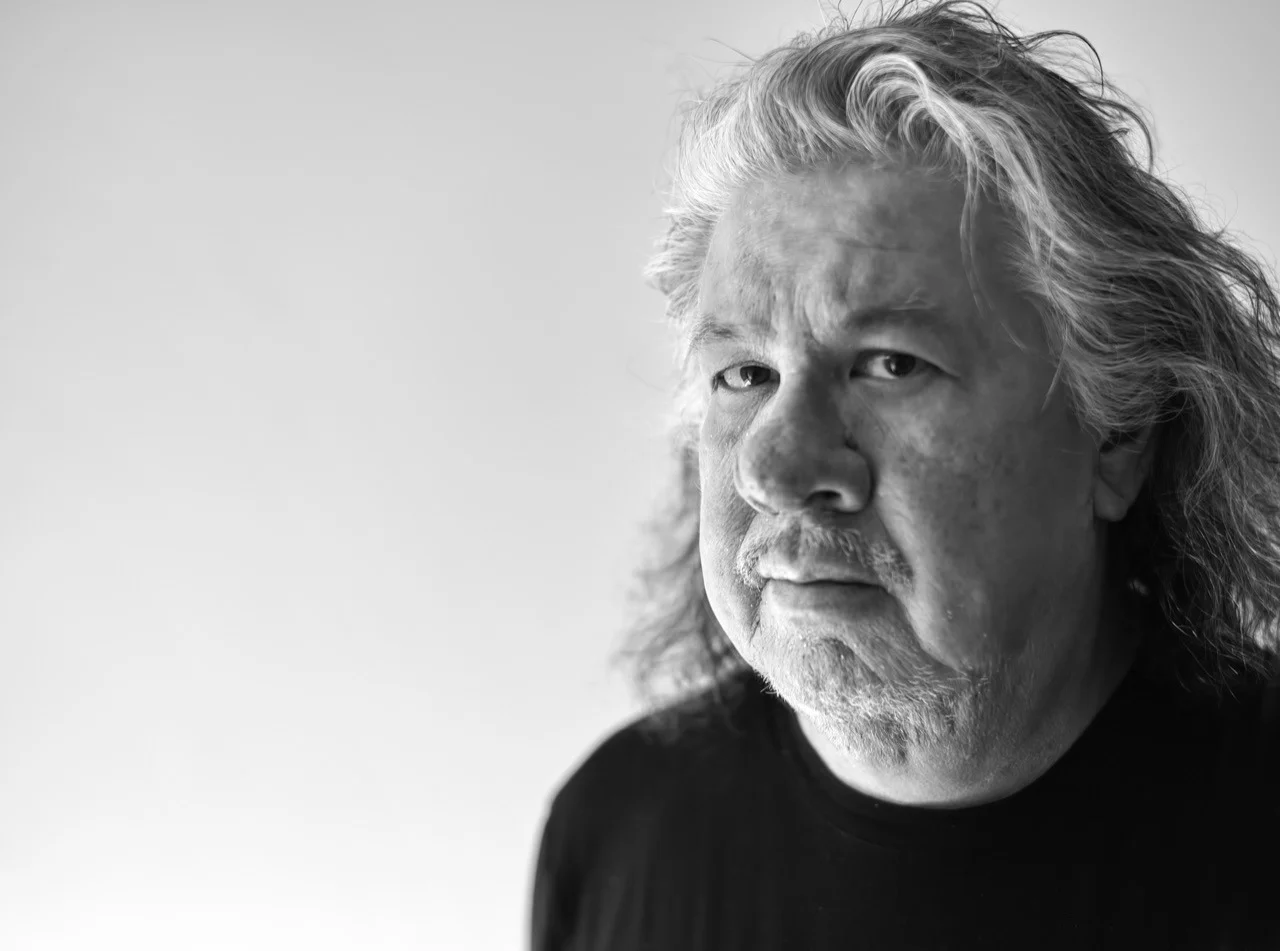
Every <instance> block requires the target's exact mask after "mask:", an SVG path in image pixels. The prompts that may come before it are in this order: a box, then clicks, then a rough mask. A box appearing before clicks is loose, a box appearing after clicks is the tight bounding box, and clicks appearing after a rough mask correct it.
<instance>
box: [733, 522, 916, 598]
mask: <svg viewBox="0 0 1280 951" xmlns="http://www.w3.org/2000/svg"><path fill="white" fill-rule="evenodd" d="M767 554H774V555H777V556H778V558H779V559H780V560H784V561H790V562H795V561H801V560H803V559H814V558H820V559H824V560H836V559H837V558H840V559H843V560H845V561H847V562H849V563H850V564H853V565H857V566H858V567H860V568H862V569H864V570H865V571H866V572H867V573H868V574H871V575H874V576H875V578H876V579H877V580H878V581H879V583H880V584H881V585H882V586H883V587H885V588H888V589H890V590H893V589H895V588H898V589H900V588H903V587H905V586H907V584H908V583H909V581H910V576H911V573H910V569H909V568H908V567H907V565H906V563H905V561H903V559H902V558H901V556H899V555H898V554H897V553H896V552H894V551H893V550H892V549H890V548H888V547H887V546H886V545H884V544H883V543H881V544H873V543H871V542H869V541H868V540H867V539H866V538H865V537H864V536H863V535H862V533H861V532H858V531H856V530H854V529H838V528H831V527H829V526H825V525H803V524H801V523H799V522H793V523H791V524H789V525H786V526H784V527H783V528H781V529H780V530H778V531H775V532H770V533H769V534H767V535H761V536H759V537H756V538H751V537H750V536H748V537H747V539H745V540H744V541H743V543H742V547H741V548H740V549H739V550H738V555H737V557H736V558H735V559H734V564H733V570H734V574H735V575H737V577H738V580H739V581H741V582H742V583H743V584H744V585H746V586H747V587H748V588H751V589H752V590H753V591H759V590H761V589H762V588H763V587H764V584H765V579H764V578H762V577H761V576H760V573H759V571H758V570H757V567H758V565H759V564H760V559H762V558H763V557H764V556H765V555H767Z"/></svg>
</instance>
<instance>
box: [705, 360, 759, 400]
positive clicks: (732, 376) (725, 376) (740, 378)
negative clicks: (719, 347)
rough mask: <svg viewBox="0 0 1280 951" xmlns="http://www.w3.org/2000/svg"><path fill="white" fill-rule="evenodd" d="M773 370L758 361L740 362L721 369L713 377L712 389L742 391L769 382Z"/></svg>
mask: <svg viewBox="0 0 1280 951" xmlns="http://www.w3.org/2000/svg"><path fill="white" fill-rule="evenodd" d="M772 373H773V371H772V370H770V369H769V368H768V367H766V366H761V365H760V364H758V363H740V364H738V365H737V366H735V367H729V369H727V370H721V371H720V372H719V373H717V374H716V375H715V376H713V377H712V378H711V389H713V390H719V389H722V388H723V389H726V390H732V391H733V392H735V393H740V392H742V391H743V390H749V389H752V388H754V387H756V386H759V385H760V384H762V383H768V382H769V377H770V376H771V375H772Z"/></svg>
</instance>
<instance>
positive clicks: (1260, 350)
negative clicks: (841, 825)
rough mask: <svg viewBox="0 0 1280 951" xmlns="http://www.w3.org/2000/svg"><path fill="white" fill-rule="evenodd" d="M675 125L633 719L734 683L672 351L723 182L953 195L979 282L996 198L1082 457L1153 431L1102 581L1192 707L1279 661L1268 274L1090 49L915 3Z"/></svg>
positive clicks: (770, 59)
mask: <svg viewBox="0 0 1280 951" xmlns="http://www.w3.org/2000/svg"><path fill="white" fill-rule="evenodd" d="M1059 38H1066V39H1074V40H1079V41H1081V42H1082V43H1083V44H1084V46H1086V47H1088V49H1089V51H1090V52H1091V53H1092V54H1093V59H1094V60H1095V61H1096V62H1097V71H1096V76H1095V74H1094V72H1093V70H1092V69H1091V66H1092V63H1090V62H1089V61H1088V60H1087V59H1086V58H1083V57H1078V56H1077V57H1072V56H1070V55H1068V56H1066V57H1065V58H1064V59H1063V61H1062V62H1060V63H1055V61H1054V60H1053V59H1052V58H1051V57H1052V55H1053V54H1052V51H1051V50H1050V45H1051V42H1052V41H1055V40H1057V39H1059ZM682 112H683V126H682V129H681V134H680V137H679V142H678V145H677V150H676V155H675V161H674V166H673V169H672V172H671V177H672V182H671V188H670V192H669V196H668V197H669V200H668V205H667V207H666V209H665V215H666V217H667V222H668V229H667V232H666V235H665V236H664V237H663V238H662V239H661V240H660V242H659V244H658V250H657V251H656V253H655V254H654V256H653V257H652V259H651V260H650V262H649V264H648V266H647V267H646V268H645V272H644V273H645V277H646V278H647V279H648V282H649V284H650V286H654V287H656V288H657V289H658V290H660V291H661V292H662V294H663V295H664V296H665V298H666V309H667V317H668V319H669V321H670V323H671V324H672V325H673V327H674V328H675V330H676V331H677V336H678V337H679V338H680V339H679V340H678V344H677V359H678V361H679V366H680V373H681V376H680V384H679V386H678V389H677V393H676V401H675V408H674V412H673V414H672V417H671V420H670V422H671V428H672V435H673V439H672V448H673V451H674V458H675V462H676V466H675V472H674V477H675V478H674V482H673V484H672V486H671V494H670V497H669V498H668V499H667V500H666V504H665V505H664V506H663V507H662V509H661V510H660V511H659V512H658V513H657V514H656V515H655V516H654V517H653V519H652V521H651V522H650V523H649V524H648V525H647V530H648V539H649V542H650V543H651V545H652V550H651V551H650V552H649V556H650V560H649V561H648V562H647V563H646V564H644V565H643V566H642V567H641V569H640V571H639V573H638V577H637V582H638V583H637V585H636V586H635V588H634V589H633V595H634V598H633V603H634V609H635V616H634V618H633V623H632V625H631V627H630V628H629V630H628V631H627V636H626V638H625V639H624V642H623V646H622V648H621V650H620V652H619V653H618V654H617V656H616V658H615V660H616V661H617V662H619V663H621V664H623V665H625V666H627V667H628V668H629V672H630V674H631V676H632V679H633V680H634V683H635V685H636V686H637V687H638V689H639V691H640V694H641V696H642V697H643V698H644V699H645V700H646V701H647V702H648V704H649V705H650V706H651V707H653V708H655V709H656V708H660V707H664V706H665V707H668V708H669V709H673V710H685V711H688V710H689V709H702V708H704V707H708V706H710V707H714V706H716V704H715V702H714V701H716V700H719V699H721V698H722V696H723V692H724V691H725V690H726V689H728V688H731V687H732V685H733V684H734V683H735V682H736V681H738V679H739V678H738V675H739V674H740V673H742V672H744V671H745V670H746V669H747V667H746V663H745V661H743V659H742V657H741V656H740V655H739V654H738V653H737V651H736V650H735V649H734V647H733V645H732V644H731V643H730V641H729V639H728V638H727V636H726V635H725V633H724V631H723V630H722V629H721V628H720V625H719V624H718V622H717V621H716V618H715V615H714V614H713V613H712V610H711V606H710V604H709V603H708V601H707V598H706V593H705V591H704V589H703V584H702V569H701V563H700V559H699V550H698V528H699V527H698V519H699V482H698V464H697V433H698V426H699V424H700V421H701V415H702V412H703V406H704V404H703V400H704V399H705V396H704V389H705V387H704V385H703V381H701V380H699V379H697V378H696V374H695V372H694V369H693V366H692V364H691V360H690V358H689V356H688V352H687V347H686V345H685V340H684V339H683V334H684V331H685V330H686V329H687V328H688V327H689V325H690V322H691V320H692V318H693V317H694V315H695V313H696V310H697V307H698V293H699V291H698V285H699V279H700V275H701V269H702V266H703V262H704V260H705V258H706V255H707V248H708V244H709V241H710V238H711V233H712V230H713V229H714V227H715V225H716V222H717V220H718V219H719V217H720V215H721V214H722V213H723V211H724V209H725V208H726V206H727V204H728V202H729V199H730V196H731V194H732V193H733V192H734V191H735V190H736V189H738V188H739V187H740V186H742V185H744V184H746V183H748V182H751V181H753V180H756V179H758V178H761V177H766V176H775V175H780V174H784V173H788V172H795V171H799V170H803V169H807V168H814V167H817V166H821V165H825V164H828V163H830V162H833V161H844V160H855V161H862V162H869V163H872V164H876V165H880V164H895V163H898V162H902V161H907V162H909V163H910V164H912V165H914V166H916V167H921V168H926V169H929V170H933V171H937V172H941V173H943V174H946V175H949V176H951V177H953V178H954V179H955V180H957V181H959V182H962V183H963V184H964V187H965V195H966V199H965V205H964V212H963V214H962V221H961V227H962V233H963V235H964V236H965V237H966V240H965V241H964V242H963V244H962V247H963V248H964V253H965V266H966V269H968V270H970V273H971V275H972V261H971V254H970V252H969V249H968V244H969V241H968V240H967V239H968V238H969V237H970V236H971V234H972V230H971V229H972V220H973V212H974V206H975V203H976V201H977V200H978V199H979V198H980V197H989V198H991V199H992V200H994V201H996V202H998V204H999V205H1000V206H1001V208H1002V209H1003V210H1004V212H1005V214H1006V216H1007V219H1008V223H1009V225H1010V227H1011V228H1012V230H1013V234H1014V235H1015V238H1016V242H1015V243H1016V244H1017V247H1015V248H1014V249H1012V250H1011V251H1010V260H1009V261H1008V262H1007V265H1008V266H1009V267H1010V268H1011V269H1012V273H1013V274H1014V275H1015V279H1016V280H1017V281H1018V282H1019V283H1020V285H1021V287H1022V289H1023V290H1024V291H1025V292H1026V293H1027V294H1028V295H1030V296H1031V298H1032V299H1033V300H1034V301H1036V303H1037V305H1038V308H1039V310H1040V312H1041V315H1042V317H1043V320H1044V324H1045V331H1046V336H1047V338H1048V340H1049V346H1050V348H1051V355H1052V357H1053V358H1054V359H1055V361H1056V362H1057V375H1056V376H1055V378H1054V385H1055V386H1057V385H1059V383H1062V384H1063V385H1065V386H1066V387H1067V394H1068V398H1069V402H1070V405H1071V407H1072V410H1073V411H1074V412H1075V414H1076V416H1077V418H1078V419H1080V420H1081V423H1082V425H1084V426H1086V427H1087V428H1088V429H1089V430H1090V431H1093V432H1096V433H1097V434H1099V435H1101V434H1124V433H1126V432H1131V431H1137V430H1140V429H1142V428H1143V427H1145V426H1147V425H1154V426H1155V427H1156V429H1155V435H1156V439H1157V446H1156V455H1155V457H1154V460H1153V465H1152V469H1151V472H1150V475H1149V476H1148V479H1147V481H1146V483H1145V485H1144V487H1143V490H1142V492H1141V494H1140V495H1139V497H1138V499H1137V500H1136V502H1135V504H1134V506H1133V507H1132V508H1131V509H1130V512H1129V514H1128V515H1127V517H1126V518H1125V519H1124V520H1123V521H1122V522H1120V523H1118V524H1115V525H1112V526H1110V529H1109V542H1108V546H1109V548H1108V570H1109V572H1110V575H1111V577H1112V579H1113V583H1122V584H1127V585H1128V586H1129V587H1130V588H1131V589H1132V590H1135V591H1138V592H1141V593H1142V594H1144V595H1147V596H1149V598H1150V599H1151V603H1152V604H1153V605H1155V606H1157V607H1158V610H1159V612H1160V614H1162V615H1163V617H1164V618H1165V619H1166V620H1167V621H1168V622H1169V629H1170V631H1171V632H1174V633H1173V634H1171V636H1170V638H1169V641H1168V643H1166V644H1163V645H1162V649H1163V650H1164V653H1165V654H1166V655H1167V657H1166V660H1167V671H1168V673H1169V674H1170V675H1171V676H1173V677H1175V678H1176V679H1177V680H1178V681H1179V682H1180V683H1182V684H1183V686H1185V687H1187V688H1188V689H1197V688H1207V689H1209V690H1210V691H1226V690H1230V689H1231V687H1232V685H1233V684H1234V683H1235V682H1236V680H1237V678H1238V677H1239V676H1241V675H1244V674H1248V673H1250V672H1260V671H1262V670H1263V669H1264V668H1266V667H1267V666H1268V665H1270V664H1271V663H1272V662H1273V660H1274V658H1275V656H1276V654H1275V649H1276V644H1277V637H1278V636H1280V629H1278V628H1280V538H1278V536H1280V531H1278V528H1280V306H1278V304H1277V298H1276V292H1275V289H1274V275H1271V274H1269V273H1268V272H1267V271H1266V270H1265V269H1264V267H1263V266H1262V264H1261V263H1259V262H1258V261H1257V260H1255V259H1254V258H1253V257H1251V256H1250V255H1249V254H1248V253H1246V252H1245V251H1244V250H1241V249H1240V248H1239V247H1238V246H1237V245H1236V244H1235V242H1234V239H1233V238H1232V237H1231V236H1230V235H1229V234H1227V233H1226V231H1225V230H1213V229H1211V228H1209V227H1207V226H1205V225H1203V224H1202V223H1201V222H1200V221H1199V220H1198V218H1197V216H1196V214H1195V211H1194V210H1193V208H1192V207H1191V205H1190V203H1189V202H1188V201H1187V199H1186V198H1185V197H1184V196H1183V195H1182V194H1181V193H1180V192H1178V191H1176V190H1175V189H1174V188H1173V187H1172V186H1171V185H1169V184H1167V183H1166V182H1165V181H1163V180H1162V179H1161V178H1159V177H1157V175H1156V174H1155V173H1154V172H1153V168H1154V156H1153V154H1152V152H1153V145H1152V136H1151V131H1150V128H1149V126H1148V124H1147V122H1146V121H1145V120H1144V118H1143V115H1142V110H1141V107H1139V106H1138V105H1137V104H1136V103H1134V102H1133V101H1132V100H1131V99H1129V98H1128V97H1126V96H1124V94H1123V93H1119V92H1117V91H1115V90H1114V89H1112V88H1109V87H1108V86H1107V84H1106V80H1105V77H1104V76H1103V74H1102V66H1101V61H1100V60H1099V59H1098V57H1097V53H1096V51H1094V50H1093V47H1092V45H1090V44H1089V42H1088V41H1087V40H1086V39H1084V37H1082V36H1080V35H1079V34H1077V33H1074V32H1072V31H1065V30H1055V31H1051V32H1046V33H1037V34H1034V35H1030V36H1024V37H1020V36H1018V35H1016V34H1015V33H1014V32H1013V31H1011V30H1010V29H1009V28H1008V27H1007V26H1005V25H1004V24H1002V23H1000V22H999V21H998V20H997V19H996V18H995V16H994V14H993V13H992V12H991V11H990V10H989V9H988V8H986V7H984V6H983V5H982V4H980V3H976V2H968V0H961V2H941V3H921V2H917V0H910V2H905V3H901V4H899V5H898V6H897V7H895V8H893V9H892V10H888V11H886V10H884V9H881V10H880V11H878V12H877V13H875V14H868V15H867V16H866V17H865V18H864V19H863V21H862V22H860V23H858V24H857V25H855V24H854V23H852V22H851V19H850V17H849V16H848V15H845V14H836V15H835V16H834V18H833V19H832V20H831V21H830V22H828V24H827V25H826V26H825V27H824V28H822V29H820V30H817V31H816V32H814V33H812V34H800V35H799V36H797V37H796V38H795V39H794V40H793V41H792V42H791V43H789V44H788V45H786V46H783V47H779V48H777V49H774V50H772V51H770V52H769V53H767V54H765V55H764V56H761V57H759V58H758V59H755V60H750V61H748V62H747V63H745V64H742V65H741V67H740V69H739V72H738V74H737V75H736V76H735V77H734V78H732V79H730V80H727V81H724V82H721V83H719V84H718V85H716V86H715V87H714V88H713V89H711V90H710V91H709V92H707V93H706V94H705V95H703V96H701V97H700V98H698V99H696V100H694V101H692V102H689V103H688V104H687V105H686V106H685V107H684V109H683V110H682ZM1138 145H1141V146H1143V148H1144V150H1145V152H1139V151H1137V149H1136V146H1138ZM970 283H971V285H973V284H974V282H973V280H972V277H971V281H970ZM708 701H711V702H708Z"/></svg>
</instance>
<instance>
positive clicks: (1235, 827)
mask: <svg viewBox="0 0 1280 951" xmlns="http://www.w3.org/2000/svg"><path fill="white" fill-rule="evenodd" d="M1269 683H1270V681H1265V680H1261V679H1259V680H1257V681H1255V682H1253V686H1252V687H1249V688H1247V689H1243V690H1241V691H1238V692H1237V694H1236V696H1234V697H1231V698H1228V699H1225V700H1220V701H1219V700H1213V699H1203V698H1200V697H1193V695H1192V694H1190V693H1188V692H1186V691H1184V690H1182V689H1181V688H1178V687H1174V686H1166V685H1165V684H1163V683H1162V682H1158V681H1155V680H1152V679H1150V677H1149V676H1148V675H1146V674H1144V673H1141V672H1140V671H1139V670H1138V669H1137V668H1135V669H1133V670H1131V671H1130V672H1129V674H1128V675H1127V676H1126V677H1125V679H1124V680H1123V681H1122V683H1121V684H1120V686H1119V687H1118V688H1117V689H1116V691H1115V692H1114V693H1113V694H1112V696H1111V698H1110V699H1109V700H1108V702H1107V703H1106V705H1105V706H1104V707H1103V709H1102V710H1101V711H1100V712H1099V713H1098V715H1097V716H1096V717H1095V718H1094V720H1093V721H1092V723H1091V724H1090V725H1089V727H1088V728H1087V729H1086V731H1085V732H1084V733H1083V734H1082V735H1081V737H1080V738H1079V739H1078V740H1077V741H1076V742H1075V743H1074V744H1073V745H1072V746H1071V748H1070V749H1069V750H1068V751H1067V752H1066V754H1065V755H1063V756H1062V757H1061V758H1060V759H1059V760H1058V761H1057V762H1056V763H1054V765H1053V766H1052V767H1051V768H1050V769H1049V770H1048V771H1047V772H1046V773H1044V774H1043V775H1042V776H1041V777H1040V778H1039V779H1037V780H1036V781H1035V782H1033V783H1031V784H1030V785H1028V786H1026V787H1025V788H1023V789H1022V790H1020V791H1018V792H1017V793H1015V794H1013V795H1012V796H1008V797H1006V798H1004V799H1001V800H999V801H996V802H992V803H987V804H984V805H980V806H975V807H970V808H964V809H925V808H919V807H909V806H901V805H895V804H891V803H886V802H882V801H879V800H876V799H873V798H870V797H868V796H865V795H861V794H859V793H857V792H855V791H854V790H852V789H850V788H849V787H848V786H846V785H845V784H844V783H842V782H841V781H840V780H839V779H837V778H836V777H835V776H834V774H832V773H831V772H830V770H829V769H828V768H827V767H826V766H825V765H824V764H823V762H822V761H821V759H820V758H819V757H818V755H817V754H816V753H815V752H814V750H813V748H812V747H811V746H810V744H809V743H808V741H807V740H806V739H805V737H804V735H803V734H802V733H801V731H800V728H799V725H798V723H797V720H796V717H795V714H794V712H793V711H792V710H791V709H790V707H788V706H787V705H786V704H785V703H784V702H783V701H781V700H780V699H779V698H778V697H777V696H776V695H774V694H772V693H771V692H769V691H768V690H767V688H766V687H765V686H764V685H763V683H762V682H761V681H760V680H759V679H758V678H756V677H755V676H754V675H748V676H746V677H744V678H743V679H742V681H741V687H742V689H741V690H739V691H738V694H737V697H736V699H735V700H734V701H733V702H732V703H731V704H730V705H729V706H728V707H727V711H728V712H727V715H726V716H724V717H722V718H718V719H710V720H707V721H705V722H701V723H699V724H697V725H693V726H688V727H686V728H684V730H683V731H682V732H681V733H680V734H679V736H678V738H677V739H675V740H674V741H673V742H662V741H661V740H660V739H659V738H657V737H656V736H653V735H651V734H650V733H649V732H648V730H647V729H646V727H647V725H648V721H646V720H638V721H636V722H634V723H632V724H630V725H628V726H626V727H624V728H622V729H620V730H619V731H618V732H616V733H614V734H613V735H612V736H611V737H609V738H608V739H607V740H605V741H604V742H603V743H602V744H601V745H600V746H599V747H598V748H596V749H595V750H594V752H592V753H591V754H590V756H589V757H588V758H587V759H586V760H585V762H583V763H582V764H581V765H580V766H579V767H578V768H577V769H576V770H575V771H574V772H573V773H572V774H571V775H570V776H569V778H568V779H567V780H566V781H565V782H564V783H563V785H562V786H561V787H560V789H559V790H558V792H557V794H556V795H555V797H554V799H553V800H552V804H551V808H550V811H549V813H548V816H547V820H546V825H545V828H544V831H543V837H542V842H541V848H540V850H539V853H538V858H537V868H536V875H535V882H534V888H533V909H532V912H533V921H532V925H533V938H532V947H533V949H534V951H641V949H645V951H684V949H699V951H707V949H733V951H754V949H760V951H766V949H767V951H778V949H786V948H796V949H804V951H825V949H837V948H838V949H841V951H850V949H861V948H867V949H874V951H891V949H899V948H903V949H905V948H913V949H915V948H928V949H942V948H948V949H960V948H974V949H978V948H981V949H1001V948H1010V949H1013V948H1016V949H1019V951H1025V949H1050V948H1071V949H1080V948H1116V949H1134V948H1215V949H1228V948H1231V949H1238V948H1274V949H1280V876H1278V875H1277V872H1276V868H1277V861H1278V860H1280V856H1278V855H1277V850H1276V846H1277V842H1278V837H1277V828H1278V827H1280V812H1278V810H1277V803H1278V802H1280V797H1278V796H1277V769H1276V763H1277V757H1278V756H1280V723H1278V722H1277V721H1278V720H1280V710H1278V705H1277V696H1278V695H1280V691H1278V690H1277V689H1276V687H1275V686H1268V684H1269Z"/></svg>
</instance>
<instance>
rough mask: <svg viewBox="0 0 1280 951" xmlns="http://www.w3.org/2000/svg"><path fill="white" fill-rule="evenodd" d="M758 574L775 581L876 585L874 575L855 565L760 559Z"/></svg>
mask: <svg viewBox="0 0 1280 951" xmlns="http://www.w3.org/2000/svg"><path fill="white" fill-rule="evenodd" d="M758 570H759V572H760V576H761V577H763V578H766V579H773V580H777V581H789V582H791V583H792V584H822V583H824V582H838V583H840V584H862V585H876V584H878V582H877V581H876V579H875V576H874V575H871V574H869V573H867V572H864V571H862V570H860V569H859V568H858V567H857V566H856V565H850V564H848V563H843V564H838V565H835V564H829V563H827V564H813V563H805V564H790V565H788V564H779V563H772V564H769V563H766V562H764V561H762V562H761V563H760V566H759V568H758Z"/></svg>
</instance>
